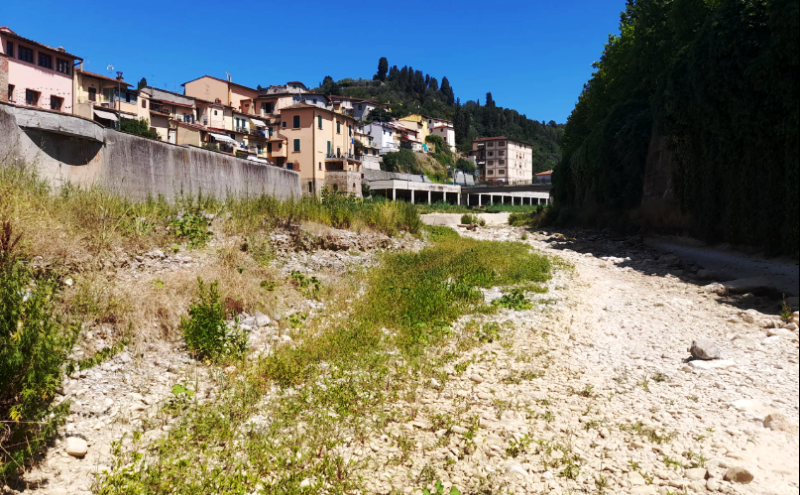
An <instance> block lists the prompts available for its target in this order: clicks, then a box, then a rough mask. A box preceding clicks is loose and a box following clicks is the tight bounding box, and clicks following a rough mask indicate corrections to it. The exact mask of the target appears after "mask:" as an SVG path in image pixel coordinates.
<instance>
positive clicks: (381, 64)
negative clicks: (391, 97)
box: [378, 57, 389, 81]
mask: <svg viewBox="0 0 800 495" xmlns="http://www.w3.org/2000/svg"><path fill="white" fill-rule="evenodd" d="M387 72H389V61H388V60H387V59H386V57H381V59H380V60H379V61H378V79H380V80H381V81H385V80H386V73H387Z"/></svg>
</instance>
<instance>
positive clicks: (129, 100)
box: [125, 91, 137, 105]
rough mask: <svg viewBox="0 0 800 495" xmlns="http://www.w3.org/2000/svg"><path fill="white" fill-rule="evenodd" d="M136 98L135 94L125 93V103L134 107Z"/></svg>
mask: <svg viewBox="0 0 800 495" xmlns="http://www.w3.org/2000/svg"><path fill="white" fill-rule="evenodd" d="M136 98H137V96H136V93H131V92H130V91H126V92H125V103H130V104H132V105H136Z"/></svg>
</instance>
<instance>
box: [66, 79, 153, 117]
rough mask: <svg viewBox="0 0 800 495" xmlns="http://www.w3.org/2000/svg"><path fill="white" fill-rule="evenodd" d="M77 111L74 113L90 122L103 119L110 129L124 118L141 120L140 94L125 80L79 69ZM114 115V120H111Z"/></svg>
mask: <svg viewBox="0 0 800 495" xmlns="http://www.w3.org/2000/svg"><path fill="white" fill-rule="evenodd" d="M73 94H74V95H75V109H74V111H73V113H74V114H75V115H79V116H81V117H84V118H87V119H92V120H94V119H100V121H101V122H102V123H104V124H106V125H114V123H115V122H116V120H115V118H116V117H118V116H119V115H118V114H121V116H122V118H125V119H138V118H139V117H140V113H141V112H140V110H139V105H138V100H139V91H137V90H135V89H131V85H130V84H128V83H126V82H125V81H122V80H119V81H118V80H116V79H113V78H111V77H107V76H103V75H101V74H95V73H94V72H89V71H85V70H83V69H75V78H74V80H73ZM109 114H113V115H114V118H111V115H109Z"/></svg>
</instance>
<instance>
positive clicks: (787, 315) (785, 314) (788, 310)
mask: <svg viewBox="0 0 800 495" xmlns="http://www.w3.org/2000/svg"><path fill="white" fill-rule="evenodd" d="M781 321H783V322H784V323H791V322H792V307H791V306H789V303H787V302H786V296H785V295H784V296H783V302H782V303H781Z"/></svg>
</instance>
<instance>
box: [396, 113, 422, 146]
mask: <svg viewBox="0 0 800 495" xmlns="http://www.w3.org/2000/svg"><path fill="white" fill-rule="evenodd" d="M397 123H398V124H400V125H402V126H404V127H405V128H406V129H410V130H412V131H415V132H416V133H417V138H418V139H419V141H420V142H422V143H425V138H426V137H428V134H430V132H429V131H428V117H426V116H424V115H422V114H419V113H412V114H411V115H406V116H405V117H401V118H399V119H397ZM426 147H427V146H426Z"/></svg>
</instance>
